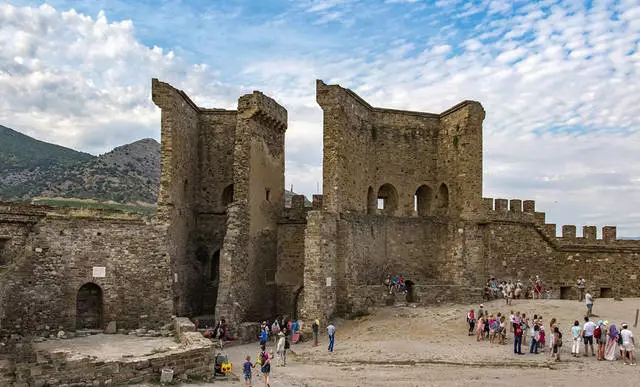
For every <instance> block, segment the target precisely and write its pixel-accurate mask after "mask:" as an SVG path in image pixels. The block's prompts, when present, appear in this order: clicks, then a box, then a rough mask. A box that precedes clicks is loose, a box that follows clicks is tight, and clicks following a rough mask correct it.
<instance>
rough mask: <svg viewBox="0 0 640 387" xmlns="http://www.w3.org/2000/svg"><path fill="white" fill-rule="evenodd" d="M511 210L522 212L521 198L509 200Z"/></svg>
mask: <svg viewBox="0 0 640 387" xmlns="http://www.w3.org/2000/svg"><path fill="white" fill-rule="evenodd" d="M509 211H511V212H522V200H520V199H511V200H509Z"/></svg>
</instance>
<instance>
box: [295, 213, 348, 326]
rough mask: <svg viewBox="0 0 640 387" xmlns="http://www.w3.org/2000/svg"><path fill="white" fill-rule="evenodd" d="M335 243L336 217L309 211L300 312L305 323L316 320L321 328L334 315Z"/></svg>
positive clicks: (336, 232)
mask: <svg viewBox="0 0 640 387" xmlns="http://www.w3.org/2000/svg"><path fill="white" fill-rule="evenodd" d="M337 243H338V215H337V214H335V213H332V212H328V211H309V213H307V227H306V229H305V234H304V276H303V279H304V290H303V295H302V301H301V303H300V309H299V313H300V316H301V317H302V319H303V320H304V321H307V322H311V321H313V320H315V319H319V320H320V322H321V325H322V326H324V324H326V322H327V321H329V320H330V319H331V318H333V317H334V316H335V315H336V311H337V291H338V289H337V286H336V275H337V272H338V264H339V263H338V259H339V257H338V255H337V253H338V249H337ZM340 259H342V257H340ZM310 325H311V324H308V326H310Z"/></svg>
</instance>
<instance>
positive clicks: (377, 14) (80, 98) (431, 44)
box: [0, 0, 640, 236]
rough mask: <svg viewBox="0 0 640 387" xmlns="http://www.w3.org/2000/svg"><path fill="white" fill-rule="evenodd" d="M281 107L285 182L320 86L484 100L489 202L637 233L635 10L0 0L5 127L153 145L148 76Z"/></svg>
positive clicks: (440, 104) (552, 5) (565, 4)
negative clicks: (516, 203) (285, 120)
mask: <svg viewBox="0 0 640 387" xmlns="http://www.w3.org/2000/svg"><path fill="white" fill-rule="evenodd" d="M152 77H157V78H160V79H161V80H164V81H168V82H170V83H172V84H173V85H175V86H176V87H179V88H181V89H184V90H185V91H186V92H187V93H188V94H189V95H190V96H191V97H192V98H193V99H194V100H195V101H196V102H197V103H198V104H199V105H200V106H205V107H222V108H234V106H235V103H236V99H237V97H238V96H239V95H241V94H243V93H246V92H250V91H252V90H254V89H256V90H261V91H263V92H265V93H267V94H269V95H270V96H272V97H274V98H276V99H277V100H278V101H279V102H280V103H281V104H283V105H284V106H285V107H286V108H287V109H288V111H289V120H290V121H289V129H288V131H287V144H286V145H287V154H286V156H287V165H286V167H287V171H286V182H287V186H289V185H291V184H293V185H294V190H296V191H300V192H303V193H305V194H311V193H314V192H315V191H316V186H317V184H318V183H320V186H321V185H322V184H321V179H322V173H321V168H322V166H321V163H322V112H321V110H320V109H319V107H318V106H317V105H316V103H315V89H314V86H315V79H317V78H320V79H323V80H325V81H326V82H329V83H340V84H341V85H343V86H345V87H348V88H351V89H353V90H355V91H356V92H357V93H359V94H360V95H361V96H363V97H364V98H365V99H367V100H368V101H369V102H370V103H371V104H373V105H376V106H383V107H393V108H399V109H411V110H420V111H429V112H440V111H443V110H445V109H446V108H447V107H449V106H451V105H453V104H455V103H456V102H458V101H460V100H463V99H475V100H478V101H481V102H482V104H483V105H484V107H485V110H486V111H487V118H486V120H485V126H484V152H485V153H484V156H485V159H484V196H490V197H505V198H522V199H535V200H537V206H538V209H539V210H544V211H547V218H548V219H549V221H551V222H557V223H558V224H576V225H578V227H579V231H578V234H579V235H581V231H580V230H581V227H580V226H581V225H585V224H586V225H591V224H594V225H599V226H602V225H616V224H617V225H618V235H622V236H637V235H640V3H639V2H638V0H607V1H600V0H593V1H590V0H580V1H573V0H566V1H560V0H545V1H540V2H538V3H534V2H533V1H528V0H521V1H517V0H513V1H509V0H498V1H493V0H473V1H470V0H438V1H433V0H422V1H421V0H386V1H385V0H379V1H375V0H260V1H258V0H255V1H254V0H228V1H205V0H193V1H191V0H190V1H186V0H185V1H178V0H167V1H152V0H143V1H124V0H92V1H65V0H59V1H58V0H53V1H50V2H48V3H41V2H39V1H28V0H12V1H9V2H3V0H0V96H1V97H0V124H3V125H5V126H9V127H11V128H14V129H17V130H20V131H22V132H24V133H26V134H28V135H31V136H34V137H36V138H38V139H42V140H45V141H50V142H54V143H57V144H61V145H64V146H69V147H73V148H75V149H78V150H83V151H86V152H90V153H94V154H98V153H103V152H105V151H108V150H109V149H111V148H113V147H114V146H117V145H121V144H124V143H128V142H132V141H135V140H137V139H140V138H144V137H153V138H156V139H159V128H160V114H159V111H158V109H157V108H156V107H155V106H154V105H153V103H152V102H151V100H150V94H151V93H150V84H151V81H150V79H151V78H152Z"/></svg>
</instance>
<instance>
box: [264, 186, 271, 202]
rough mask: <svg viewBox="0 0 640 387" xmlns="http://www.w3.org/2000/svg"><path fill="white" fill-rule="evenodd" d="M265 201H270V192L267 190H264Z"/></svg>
mask: <svg viewBox="0 0 640 387" xmlns="http://www.w3.org/2000/svg"><path fill="white" fill-rule="evenodd" d="M264 196H265V200H266V201H269V200H270V199H271V190H270V189H269V188H265V189H264Z"/></svg>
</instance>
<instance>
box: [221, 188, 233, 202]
mask: <svg viewBox="0 0 640 387" xmlns="http://www.w3.org/2000/svg"><path fill="white" fill-rule="evenodd" d="M232 202H233V184H229V185H228V186H226V188H225V189H224V190H223V191H222V205H223V206H225V207H227V206H228V205H229V204H231V203H232Z"/></svg>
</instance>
